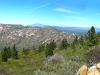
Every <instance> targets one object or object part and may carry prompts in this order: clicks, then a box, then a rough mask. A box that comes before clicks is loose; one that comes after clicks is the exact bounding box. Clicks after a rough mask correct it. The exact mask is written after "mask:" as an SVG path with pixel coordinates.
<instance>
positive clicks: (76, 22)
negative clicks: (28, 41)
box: [0, 0, 100, 28]
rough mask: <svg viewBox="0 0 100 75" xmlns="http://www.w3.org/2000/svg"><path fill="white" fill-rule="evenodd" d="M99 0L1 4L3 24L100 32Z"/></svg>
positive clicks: (28, 0) (33, 0)
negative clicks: (83, 29) (97, 29)
mask: <svg viewBox="0 0 100 75" xmlns="http://www.w3.org/2000/svg"><path fill="white" fill-rule="evenodd" d="M99 3H100V1H99V0H92V1H90V0H88V1H87V0H75V1H74V0H67V1H66V0H50V1H45V0H38V1H36V0H1V1H0V10H1V12H0V23H3V24H22V25H30V24H36V23H40V24H44V25H54V26H66V27H70V26H75V27H76V26H77V27H91V26H94V27H99V28H100V22H99V20H100V10H99V7H100V4H99Z"/></svg>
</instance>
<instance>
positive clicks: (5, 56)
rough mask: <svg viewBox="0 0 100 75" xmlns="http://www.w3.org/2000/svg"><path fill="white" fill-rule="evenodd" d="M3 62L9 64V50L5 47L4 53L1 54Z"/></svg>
mask: <svg viewBox="0 0 100 75" xmlns="http://www.w3.org/2000/svg"><path fill="white" fill-rule="evenodd" d="M1 60H2V61H3V62H7V60H8V59H7V48H6V47H5V48H4V49H3V51H2V52H1Z"/></svg>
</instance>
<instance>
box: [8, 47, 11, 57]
mask: <svg viewBox="0 0 100 75" xmlns="http://www.w3.org/2000/svg"><path fill="white" fill-rule="evenodd" d="M7 57H8V58H10V57H11V49H10V46H8V48H7Z"/></svg>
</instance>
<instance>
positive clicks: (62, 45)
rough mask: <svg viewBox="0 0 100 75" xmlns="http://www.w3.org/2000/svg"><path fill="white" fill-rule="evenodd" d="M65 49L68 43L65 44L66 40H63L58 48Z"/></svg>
mask: <svg viewBox="0 0 100 75" xmlns="http://www.w3.org/2000/svg"><path fill="white" fill-rule="evenodd" d="M67 47H68V42H67V40H66V39H63V40H62V42H61V45H60V48H61V49H65V48H67Z"/></svg>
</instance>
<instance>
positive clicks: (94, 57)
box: [0, 26, 100, 75]
mask: <svg viewBox="0 0 100 75" xmlns="http://www.w3.org/2000/svg"><path fill="white" fill-rule="evenodd" d="M63 36H64V35H63ZM99 54H100V33H99V32H98V33H96V32H95V28H94V26H92V27H91V28H90V29H89V30H88V32H87V34H86V35H85V36H81V37H78V36H75V38H74V39H73V41H72V42H71V43H69V42H68V39H66V38H64V39H62V41H61V42H59V44H57V43H56V41H55V40H52V41H50V42H48V43H45V44H39V45H38V46H33V48H32V49H28V48H24V47H23V49H22V50H19V49H18V47H17V46H16V44H13V46H12V47H10V46H5V47H4V48H3V50H2V51H1V53H0V74H5V75H76V72H77V71H78V69H79V68H80V67H81V66H82V65H84V64H85V65H88V66H91V65H93V64H95V63H98V62H100V55H99Z"/></svg>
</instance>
